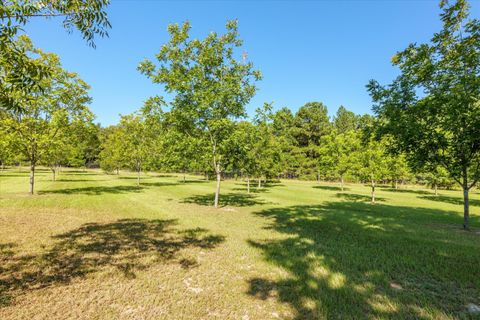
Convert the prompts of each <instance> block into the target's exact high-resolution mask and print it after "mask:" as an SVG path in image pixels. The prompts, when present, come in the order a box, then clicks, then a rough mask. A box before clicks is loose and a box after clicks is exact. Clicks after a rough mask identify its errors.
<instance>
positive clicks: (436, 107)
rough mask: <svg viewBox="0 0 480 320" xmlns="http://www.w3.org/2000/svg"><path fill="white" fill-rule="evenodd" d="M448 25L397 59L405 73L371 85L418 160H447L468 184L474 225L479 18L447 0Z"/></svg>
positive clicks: (390, 125)
mask: <svg viewBox="0 0 480 320" xmlns="http://www.w3.org/2000/svg"><path fill="white" fill-rule="evenodd" d="M440 7H441V8H442V10H443V12H442V14H441V19H442V22H443V28H442V30H441V31H440V32H438V33H436V34H435V35H434V36H433V38H432V39H431V42H430V43H428V44H420V45H416V44H411V45H409V46H408V47H407V48H406V49H405V50H404V51H401V52H399V53H397V54H396V55H395V56H394V57H393V59H392V63H393V65H395V66H398V67H399V69H400V75H399V76H398V77H397V78H396V79H395V80H394V81H393V83H392V84H390V85H388V86H386V87H384V86H381V85H380V84H378V83H377V82H376V81H373V80H372V81H371V82H370V83H369V85H368V90H369V91H370V94H371V96H372V99H373V101H374V103H375V105H374V112H375V113H376V114H377V115H378V117H379V118H380V123H381V132H382V133H388V134H392V135H393V136H394V137H395V139H396V142H397V148H398V149H399V150H401V151H403V152H405V154H406V156H407V159H408V160H409V161H410V162H412V163H416V164H417V165H418V164H420V165H421V164H426V163H430V164H433V165H441V166H443V167H444V168H445V169H446V170H447V171H448V173H449V175H450V176H451V177H452V178H453V179H455V181H457V183H458V184H459V185H460V186H461V187H462V190H463V200H464V201H463V202H464V209H463V212H464V219H463V228H464V229H468V226H469V216H470V214H469V202H468V197H469V190H470V189H471V188H472V187H474V186H475V184H476V183H477V181H478V179H479V178H480V103H479V97H480V81H479V79H480V21H479V20H468V4H467V2H466V1H465V0H458V1H456V2H455V3H454V4H451V5H450V4H449V3H448V2H447V1H442V2H441V3H440Z"/></svg>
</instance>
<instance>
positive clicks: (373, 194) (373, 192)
mask: <svg viewBox="0 0 480 320" xmlns="http://www.w3.org/2000/svg"><path fill="white" fill-rule="evenodd" d="M372 203H375V180H372Z"/></svg>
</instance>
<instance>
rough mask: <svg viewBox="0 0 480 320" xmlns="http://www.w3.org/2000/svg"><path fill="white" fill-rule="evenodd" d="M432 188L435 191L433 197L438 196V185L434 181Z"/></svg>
mask: <svg viewBox="0 0 480 320" xmlns="http://www.w3.org/2000/svg"><path fill="white" fill-rule="evenodd" d="M433 188H434V189H435V196H438V185H437V182H436V181H435V184H434V185H433Z"/></svg>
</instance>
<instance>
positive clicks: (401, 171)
mask: <svg viewBox="0 0 480 320" xmlns="http://www.w3.org/2000/svg"><path fill="white" fill-rule="evenodd" d="M386 161H387V172H388V175H389V176H390V180H391V181H392V185H393V187H394V188H395V189H398V181H403V180H405V179H406V178H407V177H408V176H409V174H410V170H409V167H408V164H407V160H406V159H405V155H404V154H393V155H388V156H387V159H386Z"/></svg>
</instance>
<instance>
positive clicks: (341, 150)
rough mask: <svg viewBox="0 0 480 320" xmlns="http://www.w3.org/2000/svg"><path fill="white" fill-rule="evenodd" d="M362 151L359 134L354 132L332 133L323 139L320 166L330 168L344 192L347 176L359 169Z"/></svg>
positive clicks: (330, 172)
mask: <svg viewBox="0 0 480 320" xmlns="http://www.w3.org/2000/svg"><path fill="white" fill-rule="evenodd" d="M360 149H361V140H360V137H359V134H358V132H356V131H353V130H351V131H347V132H345V133H337V132H336V131H332V133H330V134H329V135H327V136H324V137H323V138H322V144H321V147H320V158H319V161H320V165H321V166H322V167H324V168H328V171H329V174H331V175H333V176H335V177H337V178H339V180H340V186H341V189H342V191H343V189H344V177H345V175H346V174H347V173H349V172H353V171H355V169H358V165H359V156H360V154H359V153H360Z"/></svg>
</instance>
